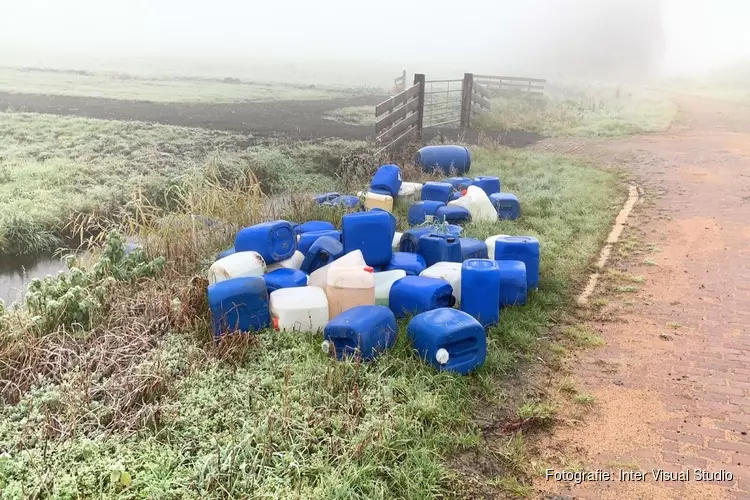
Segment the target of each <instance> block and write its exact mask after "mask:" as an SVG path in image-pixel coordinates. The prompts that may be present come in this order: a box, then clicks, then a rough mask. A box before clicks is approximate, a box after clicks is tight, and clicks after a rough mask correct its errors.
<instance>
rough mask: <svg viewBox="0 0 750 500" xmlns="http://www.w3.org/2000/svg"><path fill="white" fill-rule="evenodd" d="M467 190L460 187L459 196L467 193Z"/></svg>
mask: <svg viewBox="0 0 750 500" xmlns="http://www.w3.org/2000/svg"><path fill="white" fill-rule="evenodd" d="M468 192H469V191H468V190H466V189H462V190H461V196H466V193H468Z"/></svg>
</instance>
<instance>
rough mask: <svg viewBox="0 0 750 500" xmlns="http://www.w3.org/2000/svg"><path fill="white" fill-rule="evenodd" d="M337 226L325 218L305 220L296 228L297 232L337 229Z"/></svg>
mask: <svg viewBox="0 0 750 500" xmlns="http://www.w3.org/2000/svg"><path fill="white" fill-rule="evenodd" d="M335 230H336V226H334V225H333V224H331V223H330V222H328V221H324V220H311V221H307V222H303V223H302V224H299V225H298V226H297V227H295V228H294V233H295V234H302V233H309V232H312V231H335Z"/></svg>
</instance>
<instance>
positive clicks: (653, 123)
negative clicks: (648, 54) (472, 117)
mask: <svg viewBox="0 0 750 500" xmlns="http://www.w3.org/2000/svg"><path fill="white" fill-rule="evenodd" d="M545 93H546V95H545V96H541V97H538V96H523V95H520V94H516V95H497V96H496V97H494V98H493V99H492V100H491V101H492V109H491V111H490V112H489V113H485V114H483V115H480V116H479V117H478V118H477V119H476V122H475V123H476V126H477V127H478V128H482V129H486V130H527V131H530V132H539V133H541V134H544V135H548V136H583V137H618V136H626V135H632V134H641V133H650V132H658V131H661V130H665V129H666V128H668V127H669V125H670V124H671V123H672V121H673V120H674V118H675V115H676V114H677V106H676V105H675V104H674V103H672V102H670V101H668V100H665V99H664V98H663V97H660V96H658V95H657V94H656V93H648V92H644V91H634V90H628V89H624V88H621V87H616V88H598V89H591V88H587V89H585V90H578V89H577V88H575V87H564V88H559V87H550V88H548V89H545Z"/></svg>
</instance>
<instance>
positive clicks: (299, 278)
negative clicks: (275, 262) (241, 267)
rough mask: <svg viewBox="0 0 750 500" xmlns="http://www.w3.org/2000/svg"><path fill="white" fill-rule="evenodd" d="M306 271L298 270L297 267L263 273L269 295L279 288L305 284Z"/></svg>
mask: <svg viewBox="0 0 750 500" xmlns="http://www.w3.org/2000/svg"><path fill="white" fill-rule="evenodd" d="M307 278H308V276H307V273H305V272H302V271H298V270H297V269H286V268H281V269H276V270H274V271H271V272H270V273H267V274H264V275H263V280H265V282H266V290H268V294H269V295H271V294H272V293H273V292H275V291H276V290H279V289H281V288H295V287H298V286H306V285H307Z"/></svg>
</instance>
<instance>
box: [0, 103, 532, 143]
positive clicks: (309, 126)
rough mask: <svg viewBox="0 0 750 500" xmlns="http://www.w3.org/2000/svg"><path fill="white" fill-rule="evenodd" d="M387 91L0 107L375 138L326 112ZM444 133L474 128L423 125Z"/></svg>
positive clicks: (524, 135) (296, 135)
mask: <svg viewBox="0 0 750 500" xmlns="http://www.w3.org/2000/svg"><path fill="white" fill-rule="evenodd" d="M388 97H389V96H387V95H362V96H354V97H342V98H336V99H324V100H306V101H274V102H240V103H221V104H205V103H158V102H150V101H126V100H120V99H103V98H94V97H76V96H55V95H40V94H16V93H10V92H0V111H14V112H32V113H50V114H56V115H63V116H82V117H86V118H99V119H104V120H122V121H132V120H137V121H145V122H153V123H162V124H165V125H177V126H183V127H200V128H207V129H215V130H226V131H231V132H238V133H245V134H252V135H253V136H255V137H258V138H267V137H279V138H284V139H289V140H311V139H323V138H328V137H338V138H342V139H351V140H368V139H373V136H374V130H373V127H371V126H358V125H348V124H345V123H340V122H336V121H332V120H328V119H326V118H325V114H326V113H327V112H329V111H333V110H334V109H338V108H343V107H348V106H372V107H373V113H374V112H375V109H374V108H375V106H376V105H377V104H379V103H381V102H382V101H384V100H385V99H387V98H388ZM440 134H442V136H443V137H445V139H446V140H458V139H460V140H462V141H465V142H468V143H475V142H476V141H477V140H478V139H479V137H480V134H479V133H478V132H477V131H474V130H468V131H461V130H455V129H448V128H441V129H425V134H424V136H425V140H427V141H430V140H432V139H434V138H435V137H436V136H438V135H440ZM489 137H490V138H491V139H493V140H497V141H499V142H500V143H501V144H505V145H508V146H511V147H524V146H527V145H529V144H533V143H535V142H536V141H538V140H540V139H541V136H540V135H538V134H535V133H530V132H521V131H519V132H495V133H492V134H489Z"/></svg>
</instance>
